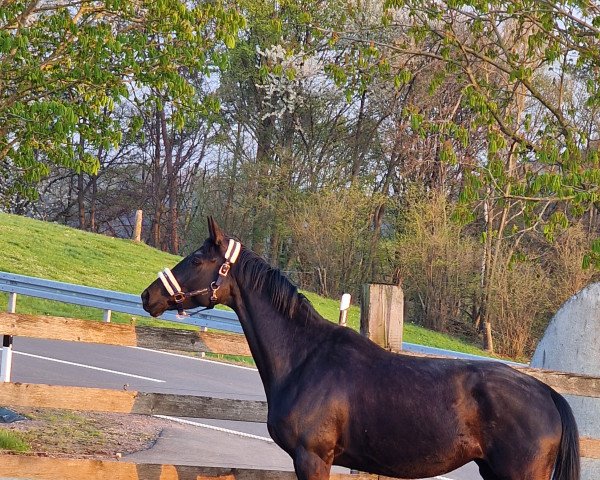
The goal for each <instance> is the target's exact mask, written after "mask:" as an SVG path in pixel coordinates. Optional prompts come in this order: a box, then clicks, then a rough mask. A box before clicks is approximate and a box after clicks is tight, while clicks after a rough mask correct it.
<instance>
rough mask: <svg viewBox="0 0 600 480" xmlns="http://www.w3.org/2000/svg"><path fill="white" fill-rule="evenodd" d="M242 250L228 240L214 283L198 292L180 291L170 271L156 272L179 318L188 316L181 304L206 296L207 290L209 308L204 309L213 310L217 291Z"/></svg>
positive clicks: (233, 241) (240, 245) (237, 244)
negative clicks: (199, 296) (197, 296)
mask: <svg viewBox="0 0 600 480" xmlns="http://www.w3.org/2000/svg"><path fill="white" fill-rule="evenodd" d="M241 250H242V244H241V243H240V242H238V241H236V240H234V239H232V238H231V239H229V245H228V246H227V251H226V252H225V263H223V265H221V267H220V268H219V276H218V277H217V279H216V280H215V281H214V282H211V284H210V288H201V289H200V290H194V291H192V292H184V291H182V290H181V286H180V285H179V282H178V281H177V279H176V278H175V275H173V272H171V270H170V269H168V268H166V267H165V268H164V269H163V270H162V271H160V272H158V278H159V279H160V281H161V282H162V284H163V285H164V287H165V289H166V290H167V292H168V293H169V295H171V298H172V299H173V301H174V302H175V304H176V305H177V314H178V315H179V316H188V314H187V313H186V312H185V310H184V309H183V302H184V301H185V300H186V299H188V298H191V297H195V296H196V295H206V294H207V293H208V292H209V290H210V292H211V296H210V306H209V307H206V309H211V308H214V306H215V305H216V304H217V301H218V298H217V291H218V290H219V288H220V287H221V285H222V284H223V281H224V280H225V278H226V277H227V275H228V274H229V270H230V269H231V265H233V264H234V263H235V262H236V260H237V259H238V256H239V254H240V251H241Z"/></svg>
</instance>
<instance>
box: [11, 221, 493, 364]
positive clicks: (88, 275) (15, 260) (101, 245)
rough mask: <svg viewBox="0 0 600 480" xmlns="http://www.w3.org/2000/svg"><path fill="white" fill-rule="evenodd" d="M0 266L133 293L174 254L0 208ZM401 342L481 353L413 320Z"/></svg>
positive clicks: (353, 313) (25, 303)
mask: <svg viewBox="0 0 600 480" xmlns="http://www.w3.org/2000/svg"><path fill="white" fill-rule="evenodd" d="M0 252H1V253H0V271H5V272H11V273H18V274H22V275H29V276H33V277H42V278H47V279H50V280H58V281H62V282H69V283H76V284H80V285H87V286H90V287H98V288H105V289H109V290H117V291H121V292H126V293H133V294H139V293H140V292H141V291H142V290H143V289H144V288H146V287H147V286H148V285H149V284H150V283H151V282H152V281H153V280H154V279H155V278H156V272H158V271H159V270H161V269H162V268H164V267H165V266H173V265H174V264H175V263H177V262H178V261H179V260H180V257H177V256H175V255H170V254H168V253H164V252H161V251H159V250H156V249H154V248H151V247H149V246H147V245H144V244H139V243H134V242H132V241H130V240H123V239H116V238H112V237H106V236H103V235H97V234H93V233H88V232H82V231H80V230H76V229H73V228H69V227H65V226H62V225H57V224H54V223H48V222H42V221H38V220H32V219H29V218H25V217H19V216H16V215H9V214H5V213H0ZM303 293H304V294H305V295H306V296H307V297H308V299H309V300H310V301H311V302H312V304H313V305H314V306H315V308H316V309H317V311H318V312H319V313H320V314H321V315H323V317H325V318H327V319H328V320H330V321H332V322H337V321H338V318H339V300H335V299H328V298H323V297H320V296H318V295H316V294H314V293H311V292H303ZM7 297H8V295H6V294H0V309H2V310H6V304H7ZM17 311H18V312H20V313H30V314H38V315H39V314H42V315H56V316H64V317H73V318H83V319H94V320H101V319H102V311H100V310H98V309H93V308H86V307H79V306H77V305H69V304H64V303H59V302H53V301H50V300H42V299H36V298H31V297H26V296H23V295H19V296H18V297H17ZM112 321H113V322H115V323H129V322H130V321H131V316H130V315H126V314H119V313H117V312H113V316H112ZM136 323H137V324H138V325H152V326H166V327H177V328H195V327H192V326H187V325H184V324H174V323H172V322H164V321H159V320H154V319H150V318H145V317H142V318H138V319H136ZM359 323H360V309H359V308H358V307H357V306H352V307H351V308H350V311H349V313H348V325H349V326H350V327H351V328H354V329H356V330H358V329H359ZM404 341H406V342H411V343H418V344H421V345H427V346H431V347H437V348H446V349H450V350H456V351H460V352H465V353H473V354H477V355H485V352H484V351H482V350H481V349H479V348H477V347H475V346H473V345H471V344H468V343H466V342H463V341H461V340H459V339H456V338H454V337H451V336H448V335H443V334H440V333H436V332H432V331H430V330H426V329H424V328H421V327H418V326H416V325H411V324H407V325H405V328H404Z"/></svg>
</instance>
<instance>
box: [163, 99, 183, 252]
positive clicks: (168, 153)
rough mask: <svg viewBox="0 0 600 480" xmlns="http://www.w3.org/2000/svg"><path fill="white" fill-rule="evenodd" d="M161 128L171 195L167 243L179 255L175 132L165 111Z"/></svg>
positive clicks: (168, 187)
mask: <svg viewBox="0 0 600 480" xmlns="http://www.w3.org/2000/svg"><path fill="white" fill-rule="evenodd" d="M159 122H160V129H161V132H162V140H163V145H164V150H165V162H164V163H165V169H166V171H167V179H166V180H167V194H168V197H169V202H168V210H167V235H168V237H167V245H168V250H169V252H171V253H173V254H175V255H177V254H178V253H179V234H178V229H177V224H178V219H179V212H178V209H177V205H178V199H179V195H178V190H179V188H178V187H179V185H178V181H177V170H176V169H175V168H174V164H173V143H174V138H173V134H169V132H168V125H167V119H166V116H165V111H164V110H160V112H159Z"/></svg>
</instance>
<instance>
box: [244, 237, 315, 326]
mask: <svg viewBox="0 0 600 480" xmlns="http://www.w3.org/2000/svg"><path fill="white" fill-rule="evenodd" d="M236 269H237V275H236V276H237V277H238V281H240V280H242V279H243V282H244V285H245V286H246V287H248V288H250V289H252V290H255V291H259V292H264V293H266V294H268V295H269V297H270V300H271V303H272V304H273V306H274V307H275V308H276V309H277V311H279V312H280V313H282V314H283V315H286V316H288V317H290V318H291V317H293V316H294V314H295V313H296V311H297V310H298V308H299V307H300V305H301V304H303V303H307V304H308V305H310V302H309V301H308V299H307V298H306V297H305V296H304V295H302V294H301V293H299V292H298V287H296V285H294V284H293V283H292V282H291V281H290V280H289V279H288V278H287V277H286V276H285V275H284V274H283V273H281V271H280V270H279V269H277V268H275V267H273V266H271V265H269V264H268V263H267V262H266V261H265V260H264V259H263V258H261V257H260V256H258V255H257V254H256V253H254V252H253V251H252V250H249V249H247V248H242V251H241V252H240V256H239V258H238V260H237V262H236ZM310 306H311V307H312V305H310Z"/></svg>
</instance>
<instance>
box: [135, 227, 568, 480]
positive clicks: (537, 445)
mask: <svg viewBox="0 0 600 480" xmlns="http://www.w3.org/2000/svg"><path fill="white" fill-rule="evenodd" d="M209 231H210V237H209V238H208V239H207V240H206V241H205V242H204V244H203V245H202V246H201V247H200V248H199V249H198V250H196V251H195V252H193V253H192V254H191V255H189V256H188V257H186V258H184V259H183V260H182V261H181V262H180V263H178V264H177V265H176V266H175V267H174V268H173V270H172V271H170V270H168V269H165V271H163V272H161V274H160V277H161V278H160V279H158V280H156V281H155V282H154V283H152V284H151V285H150V286H149V287H148V288H147V289H146V290H145V291H144V292H143V293H142V299H143V302H144V308H145V309H146V310H147V311H148V312H149V313H150V314H152V315H154V316H158V315H160V314H162V313H163V312H164V311H165V310H174V309H177V310H179V311H183V309H187V308H195V307H198V306H206V307H209V306H214V305H215V304H216V303H222V304H225V305H228V306H230V307H231V308H233V310H235V312H236V313H237V315H238V317H239V320H240V322H241V324H242V327H243V329H244V333H245V335H246V338H247V340H248V343H249V345H250V349H251V351H252V356H253V357H254V360H255V361H256V365H257V367H258V371H259V373H260V376H261V379H262V382H263V384H264V388H265V392H266V396H267V402H268V408H269V413H268V428H269V433H270V434H271V436H272V437H273V440H274V441H275V442H276V443H277V444H278V445H279V446H280V447H281V448H282V449H284V450H285V451H286V452H287V453H288V454H289V455H290V456H291V457H292V459H293V461H294V468H295V470H296V474H297V476H298V479H299V480H324V479H328V478H329V471H330V468H331V465H332V464H336V465H342V466H346V467H351V468H355V469H358V470H361V471H365V472H371V473H375V474H379V475H386V476H391V477H402V478H420V477H429V476H435V475H440V474H443V473H446V472H448V471H450V470H453V469H455V468H457V467H459V466H461V465H463V464H465V463H467V462H470V461H475V462H476V463H477V465H478V466H479V470H480V473H481V476H482V477H483V478H484V480H550V479H551V478H552V479H553V480H579V436H578V433H577V426H576V424H575V420H574V418H573V414H572V412H571V409H570V408H569V405H568V404H567V402H566V401H565V399H564V398H563V397H562V396H560V395H559V394H558V393H556V392H555V391H554V390H553V389H551V388H550V387H549V386H547V385H545V384H544V383H541V382H539V381H538V380H536V379H534V378H532V377H530V376H527V375H524V374H521V373H519V372H517V371H515V370H513V369H512V368H510V367H508V366H506V365H503V364H499V363H495V362H474V361H462V360H446V359H430V358H416V357H411V356H405V355H398V354H394V353H390V352H388V351H386V350H384V349H382V348H380V347H378V346H377V345H375V344H374V343H372V342H371V341H370V340H368V339H366V338H364V337H362V336H361V335H359V334H358V333H356V332H354V331H353V330H351V329H349V328H344V327H339V326H337V325H334V324H332V323H330V322H328V321H327V320H324V319H323V318H322V317H321V316H320V315H319V314H318V313H317V312H316V311H315V310H314V308H313V307H312V305H311V304H310V303H309V302H308V300H307V299H306V298H304V296H303V295H301V294H299V293H298V291H297V289H296V287H295V286H294V285H293V284H292V283H291V282H290V281H289V280H288V279H287V278H286V277H284V276H283V275H282V274H281V272H279V271H278V270H277V269H274V268H272V267H271V266H269V265H268V264H267V263H266V262H265V261H264V260H262V259H261V258H260V257H258V256H257V255H256V254H255V253H253V252H252V251H250V250H248V249H245V248H243V247H242V246H241V244H240V243H239V242H237V241H235V240H232V239H230V238H229V237H227V236H225V235H224V234H223V232H222V231H221V230H220V228H219V227H218V225H217V224H216V223H215V222H214V220H213V219H212V218H209Z"/></svg>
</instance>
